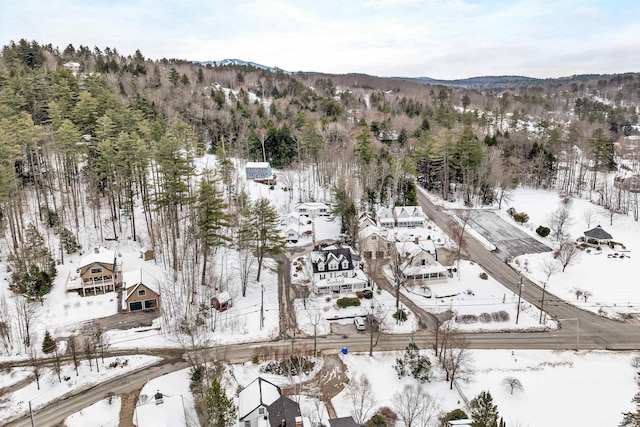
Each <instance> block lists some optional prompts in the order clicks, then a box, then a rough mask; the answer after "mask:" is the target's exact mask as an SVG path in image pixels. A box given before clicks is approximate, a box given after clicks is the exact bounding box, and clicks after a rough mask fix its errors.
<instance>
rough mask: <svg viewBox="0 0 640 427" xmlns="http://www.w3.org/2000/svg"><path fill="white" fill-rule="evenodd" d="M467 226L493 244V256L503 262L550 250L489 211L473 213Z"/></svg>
mask: <svg viewBox="0 0 640 427" xmlns="http://www.w3.org/2000/svg"><path fill="white" fill-rule="evenodd" d="M467 224H468V226H469V227H471V228H473V229H474V230H475V231H476V232H478V233H479V234H480V235H482V236H483V237H484V238H485V239H487V240H488V241H489V242H491V243H493V244H494V245H495V247H496V250H495V254H496V255H497V256H498V257H499V258H500V259H503V260H506V259H507V258H509V257H514V256H518V255H523V254H535V253H540V252H549V251H551V250H552V249H551V248H550V247H549V246H547V245H545V244H543V243H540V242H539V241H537V240H536V239H534V238H533V237H531V236H529V235H528V234H526V233H525V232H523V231H521V230H520V229H519V228H518V227H516V226H515V225H513V224H510V223H509V222H507V221H505V220H504V219H502V218H501V217H499V216H498V215H496V214H495V213H494V212H491V211H480V210H478V211H473V214H472V215H471V218H470V219H469V221H468V223H467Z"/></svg>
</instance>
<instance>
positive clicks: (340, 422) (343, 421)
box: [329, 417, 361, 427]
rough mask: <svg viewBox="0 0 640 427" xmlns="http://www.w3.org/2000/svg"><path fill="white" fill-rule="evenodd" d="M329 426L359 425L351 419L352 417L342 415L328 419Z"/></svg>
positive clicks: (351, 426) (350, 426) (352, 426)
mask: <svg viewBox="0 0 640 427" xmlns="http://www.w3.org/2000/svg"><path fill="white" fill-rule="evenodd" d="M329 425H330V426H331V427H361V425H360V424H358V423H356V422H355V421H354V420H353V417H342V418H332V419H329Z"/></svg>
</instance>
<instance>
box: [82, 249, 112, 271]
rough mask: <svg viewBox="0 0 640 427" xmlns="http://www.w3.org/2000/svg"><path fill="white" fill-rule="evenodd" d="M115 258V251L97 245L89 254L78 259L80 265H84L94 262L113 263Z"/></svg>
mask: <svg viewBox="0 0 640 427" xmlns="http://www.w3.org/2000/svg"><path fill="white" fill-rule="evenodd" d="M115 259H116V253H115V251H112V250H109V249H107V248H105V247H102V246H99V247H97V248H94V249H93V250H92V251H91V252H90V253H89V254H87V255H86V256H85V257H84V258H82V260H80V267H85V266H87V265H89V264H93V263H95V262H99V263H102V264H114V262H115Z"/></svg>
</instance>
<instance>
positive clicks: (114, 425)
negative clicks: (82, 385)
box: [64, 396, 122, 427]
mask: <svg viewBox="0 0 640 427" xmlns="http://www.w3.org/2000/svg"><path fill="white" fill-rule="evenodd" d="M121 406H122V401H121V399H120V396H113V397H110V398H107V399H102V400H100V401H98V402H96V403H94V404H93V405H91V406H88V407H86V408H84V409H83V410H82V411H80V412H76V413H75V414H73V415H71V416H68V417H67V418H66V419H65V420H64V424H65V426H67V427H118V426H119V425H120V407H121Z"/></svg>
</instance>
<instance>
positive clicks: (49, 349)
mask: <svg viewBox="0 0 640 427" xmlns="http://www.w3.org/2000/svg"><path fill="white" fill-rule="evenodd" d="M55 349H56V341H55V340H54V339H53V338H51V334H50V333H49V331H46V332H45V333H44V339H43V340H42V352H43V353H45V354H49V353H53V351H54V350H55Z"/></svg>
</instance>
